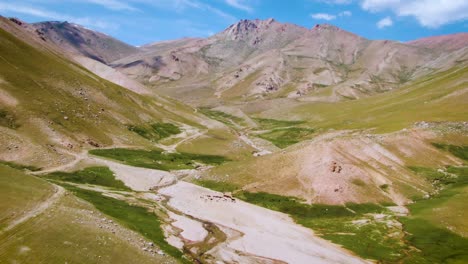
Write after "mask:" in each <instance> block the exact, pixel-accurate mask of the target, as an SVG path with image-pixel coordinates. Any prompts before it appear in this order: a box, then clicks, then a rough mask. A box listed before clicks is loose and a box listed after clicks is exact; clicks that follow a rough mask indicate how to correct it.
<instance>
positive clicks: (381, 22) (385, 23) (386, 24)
mask: <svg viewBox="0 0 468 264" xmlns="http://www.w3.org/2000/svg"><path fill="white" fill-rule="evenodd" d="M391 26H393V20H392V19H391V18H390V17H386V18H383V19H381V20H379V22H377V27H378V28H384V27H391Z"/></svg>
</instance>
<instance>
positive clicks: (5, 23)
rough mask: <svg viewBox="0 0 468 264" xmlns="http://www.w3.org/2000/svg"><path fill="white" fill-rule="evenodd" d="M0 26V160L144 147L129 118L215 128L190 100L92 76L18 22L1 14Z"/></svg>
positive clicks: (48, 160)
mask: <svg viewBox="0 0 468 264" xmlns="http://www.w3.org/2000/svg"><path fill="white" fill-rule="evenodd" d="M1 25H2V29H1V32H0V33H1V35H2V41H1V43H0V45H1V50H2V51H3V52H2V57H1V58H2V61H3V63H2V64H1V74H0V102H1V104H0V113H1V114H0V129H1V131H2V133H1V136H0V141H1V142H2V146H3V147H2V148H1V150H0V157H1V159H2V160H7V161H21V162H22V163H25V162H26V163H32V164H42V165H41V167H42V166H46V167H50V166H53V165H57V164H63V163H66V162H67V161H69V160H70V159H73V155H74V154H76V153H79V152H80V151H82V150H83V149H86V148H95V147H103V146H110V145H135V146H138V145H140V146H148V145H149V141H147V140H146V139H144V138H142V137H141V136H139V135H138V134H136V133H134V132H132V131H130V130H129V128H128V126H130V125H145V124H150V123H157V122H175V123H178V124H180V125H184V124H189V125H192V126H195V127H199V128H206V127H212V126H214V127H216V125H210V124H211V123H213V122H212V121H210V120H208V119H207V118H206V117H204V116H202V115H199V114H196V113H193V110H192V109H191V108H189V107H186V106H184V105H181V104H179V103H177V102H174V101H171V100H168V99H166V98H163V97H160V96H157V95H152V96H151V97H149V96H147V95H146V96H144V95H140V94H138V93H135V92H133V91H129V90H128V89H125V88H123V87H121V86H118V85H116V84H115V83H112V82H109V81H106V80H105V79H102V78H100V77H98V76H96V75H94V74H93V73H92V72H90V71H88V70H87V69H85V68H83V67H81V66H80V65H79V64H77V63H75V62H73V61H70V60H69V59H68V58H67V57H65V56H64V55H63V54H64V51H63V50H60V47H58V46H56V45H54V44H53V43H48V42H44V41H43V40H42V39H41V38H40V37H38V36H37V34H36V33H35V32H34V31H32V32H31V31H30V30H29V29H28V28H25V27H23V25H18V24H17V23H16V22H12V21H9V20H7V19H4V18H1ZM6 30H8V31H6ZM104 66H105V65H104ZM111 70H112V71H114V70H113V69H111ZM129 109H132V110H131V111H129Z"/></svg>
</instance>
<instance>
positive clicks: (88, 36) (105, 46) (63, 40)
mask: <svg viewBox="0 0 468 264" xmlns="http://www.w3.org/2000/svg"><path fill="white" fill-rule="evenodd" d="M31 26H32V27H33V28H34V30H35V31H36V32H37V34H39V35H40V36H41V37H43V38H44V39H47V40H48V41H52V42H53V43H55V44H56V45H57V46H60V47H61V48H62V49H64V50H66V51H67V52H70V53H73V54H76V55H83V56H85V57H89V58H92V59H94V60H97V61H99V62H102V63H105V64H108V63H110V62H112V61H115V60H118V59H120V58H123V57H127V56H129V55H131V54H133V53H135V52H137V51H138V49H137V48H136V47H133V46H130V45H128V44H126V43H123V42H121V41H119V40H117V39H115V38H112V37H110V36H108V35H106V34H103V33H100V32H96V31H93V30H90V29H87V28H85V27H83V26H80V25H77V24H73V23H68V22H57V21H51V22H42V23H34V24H31Z"/></svg>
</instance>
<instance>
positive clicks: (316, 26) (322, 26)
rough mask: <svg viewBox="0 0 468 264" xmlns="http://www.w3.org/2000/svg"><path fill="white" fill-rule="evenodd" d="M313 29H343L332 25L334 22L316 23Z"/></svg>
mask: <svg viewBox="0 0 468 264" xmlns="http://www.w3.org/2000/svg"><path fill="white" fill-rule="evenodd" d="M311 30H317V31H324V30H328V31H341V30H342V29H341V28H339V27H337V26H335V25H332V24H327V23H324V24H316V25H315V26H314V27H313V28H312V29H311Z"/></svg>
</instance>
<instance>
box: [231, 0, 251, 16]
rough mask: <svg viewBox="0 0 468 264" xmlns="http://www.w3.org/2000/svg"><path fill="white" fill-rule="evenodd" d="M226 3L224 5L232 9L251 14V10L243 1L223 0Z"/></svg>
mask: <svg viewBox="0 0 468 264" xmlns="http://www.w3.org/2000/svg"><path fill="white" fill-rule="evenodd" d="M225 1H226V4H228V5H230V6H232V7H234V8H237V9H240V10H244V11H247V12H249V13H251V12H253V8H252V7H250V6H248V5H247V4H245V1H243V0H225Z"/></svg>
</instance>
